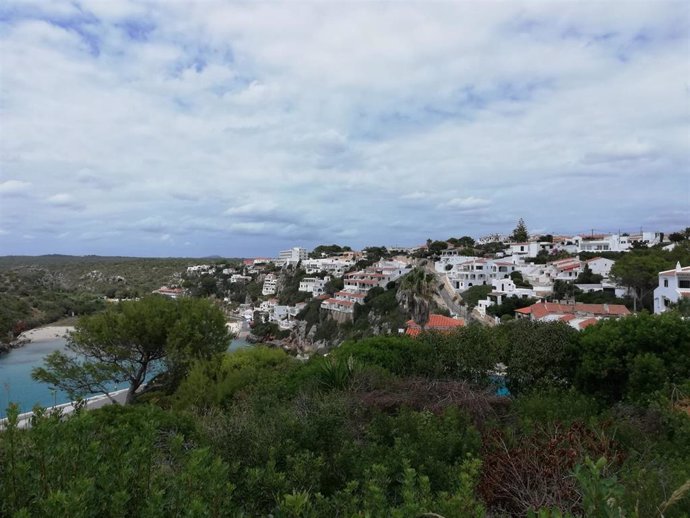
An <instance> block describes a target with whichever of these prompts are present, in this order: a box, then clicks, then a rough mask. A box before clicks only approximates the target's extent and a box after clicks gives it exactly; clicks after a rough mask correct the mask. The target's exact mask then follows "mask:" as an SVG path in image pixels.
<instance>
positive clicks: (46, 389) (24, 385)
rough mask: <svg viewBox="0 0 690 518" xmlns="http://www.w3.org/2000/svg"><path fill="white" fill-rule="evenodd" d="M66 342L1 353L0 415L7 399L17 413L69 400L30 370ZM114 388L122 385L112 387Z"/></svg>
mask: <svg viewBox="0 0 690 518" xmlns="http://www.w3.org/2000/svg"><path fill="white" fill-rule="evenodd" d="M65 345H66V342H65V339H64V338H55V339H52V340H41V341H38V342H30V343H28V344H26V345H25V346H24V347H20V348H18V349H13V350H12V351H10V352H8V353H0V418H3V417H5V416H6V415H7V407H8V405H9V403H10V402H13V403H17V404H18V405H19V411H20V412H29V411H30V410H31V409H32V408H33V407H34V405H36V404H38V405H41V406H43V407H49V406H55V405H60V404H62V403H67V402H68V401H70V398H69V396H68V395H67V393H66V392H63V391H61V390H54V389H52V388H51V387H50V386H49V385H48V384H47V383H41V382H38V381H34V380H33V379H31V371H32V369H33V368H34V367H41V366H43V358H45V357H46V356H47V355H49V354H50V353H52V352H53V351H62V350H64V349H65ZM248 345H250V344H248V343H247V341H246V340H243V339H235V340H233V341H232V342H230V346H229V347H228V350H229V351H234V350H237V349H240V348H242V347H247V346H248ZM116 388H124V386H123V387H113V389H116Z"/></svg>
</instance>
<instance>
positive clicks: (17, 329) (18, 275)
mask: <svg viewBox="0 0 690 518" xmlns="http://www.w3.org/2000/svg"><path fill="white" fill-rule="evenodd" d="M198 262H199V260H198V259H197V260H195V259H145V258H136V257H97V256H86V257H80V256H63V255H46V256H38V257H21V256H6V257H0V343H2V342H3V341H5V342H7V341H10V340H12V339H14V338H15V337H16V336H17V335H19V333H21V332H22V331H25V330H27V329H31V328H34V327H37V326H40V325H42V324H46V323H50V322H55V321H56V320H59V319H61V318H64V317H69V316H72V315H75V316H81V315H89V314H92V313H95V312H98V311H101V310H102V309H103V308H104V307H105V301H104V300H103V298H104V297H108V298H134V297H139V296H142V295H145V294H147V293H151V291H152V290H154V289H157V288H160V287H161V286H163V285H170V284H174V283H176V282H178V281H180V279H181V276H180V271H181V270H184V268H186V267H187V266H191V265H193V264H196V263H198Z"/></svg>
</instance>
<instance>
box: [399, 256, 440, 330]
mask: <svg viewBox="0 0 690 518" xmlns="http://www.w3.org/2000/svg"><path fill="white" fill-rule="evenodd" d="M435 279H436V277H435V276H434V274H433V273H426V272H425V271H424V270H422V269H421V268H415V269H414V270H412V271H411V272H410V273H408V274H407V275H405V276H404V277H403V278H402V280H401V282H400V289H399V290H398V293H397V295H396V298H397V300H398V302H400V304H401V305H402V306H403V307H404V308H406V309H407V310H408V311H409V312H410V314H411V315H412V318H413V320H414V321H415V322H417V323H418V324H419V325H420V326H422V327H423V326H425V325H426V323H427V321H428V320H429V312H430V308H431V301H432V298H433V294H434V281H435Z"/></svg>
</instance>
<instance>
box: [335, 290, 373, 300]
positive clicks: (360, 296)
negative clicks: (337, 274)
mask: <svg viewBox="0 0 690 518" xmlns="http://www.w3.org/2000/svg"><path fill="white" fill-rule="evenodd" d="M335 296H336V297H338V296H341V297H355V298H356V299H363V298H364V297H366V295H365V294H364V293H355V292H353V291H339V292H337V293H336V294H335Z"/></svg>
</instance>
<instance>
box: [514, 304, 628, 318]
mask: <svg viewBox="0 0 690 518" xmlns="http://www.w3.org/2000/svg"><path fill="white" fill-rule="evenodd" d="M515 312H516V313H520V314H523V315H533V316H534V318H535V319H537V320H539V319H541V318H544V317H545V316H546V315H558V314H564V315H565V314H569V313H571V314H574V313H589V314H592V315H602V316H624V315H629V314H630V310H629V309H628V308H626V307H625V306H623V305H622V304H582V303H580V302H576V303H575V304H557V303H555V302H538V303H536V304H532V305H531V306H528V307H526V308H520V309H516V310H515Z"/></svg>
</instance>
